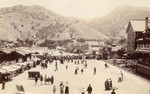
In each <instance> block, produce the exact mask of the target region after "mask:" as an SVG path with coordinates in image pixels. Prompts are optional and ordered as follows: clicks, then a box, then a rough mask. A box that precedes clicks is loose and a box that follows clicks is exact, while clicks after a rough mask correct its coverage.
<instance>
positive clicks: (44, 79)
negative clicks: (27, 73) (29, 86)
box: [35, 75, 54, 86]
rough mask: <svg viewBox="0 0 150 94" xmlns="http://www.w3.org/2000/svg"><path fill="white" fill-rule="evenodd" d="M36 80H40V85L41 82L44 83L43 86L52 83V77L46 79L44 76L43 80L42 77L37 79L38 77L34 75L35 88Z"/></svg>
mask: <svg viewBox="0 0 150 94" xmlns="http://www.w3.org/2000/svg"><path fill="white" fill-rule="evenodd" d="M38 80H40V82H41V85H43V81H44V82H45V85H46V84H47V83H48V84H50V83H51V84H53V83H54V77H53V75H52V76H51V77H47V75H45V77H44V78H43V76H42V75H40V77H38V75H35V86H36V85H37V83H38Z"/></svg>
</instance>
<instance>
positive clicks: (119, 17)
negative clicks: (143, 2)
mask: <svg viewBox="0 0 150 94" xmlns="http://www.w3.org/2000/svg"><path fill="white" fill-rule="evenodd" d="M145 17H150V8H146V7H131V6H122V7H118V8H116V9H115V10H113V11H112V12H111V13H109V14H107V15H106V16H104V17H98V18H95V19H92V20H91V21H90V22H89V23H88V24H89V26H91V27H92V28H94V29H95V30H97V31H99V32H101V33H103V34H105V35H108V36H118V35H119V34H120V35H126V34H125V30H126V26H127V24H128V22H129V20H130V19H145Z"/></svg>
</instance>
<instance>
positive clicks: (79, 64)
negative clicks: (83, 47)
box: [35, 57, 123, 94]
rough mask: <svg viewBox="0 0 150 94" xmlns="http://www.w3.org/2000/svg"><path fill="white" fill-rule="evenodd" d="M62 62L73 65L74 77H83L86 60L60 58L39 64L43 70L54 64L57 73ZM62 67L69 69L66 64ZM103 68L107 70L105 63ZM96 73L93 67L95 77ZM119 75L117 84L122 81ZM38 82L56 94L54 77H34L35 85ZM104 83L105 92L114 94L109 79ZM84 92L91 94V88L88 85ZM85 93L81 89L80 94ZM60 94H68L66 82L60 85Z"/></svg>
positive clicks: (86, 66) (83, 89)
mask: <svg viewBox="0 0 150 94" xmlns="http://www.w3.org/2000/svg"><path fill="white" fill-rule="evenodd" d="M64 61H65V63H66V62H68V63H69V62H71V63H73V64H74V66H75V71H74V74H75V75H78V74H81V75H83V74H84V72H85V71H86V69H87V68H88V64H87V60H82V59H78V58H77V59H72V58H69V59H68V58H62V57H60V58H59V59H55V60H52V59H45V60H43V62H41V68H43V67H44V68H47V67H48V65H47V64H48V63H50V64H52V63H54V67H55V69H54V71H55V72H57V71H59V70H58V66H59V64H64ZM58 62H60V63H59V64H58ZM64 65H65V68H66V70H67V69H68V68H69V66H68V65H66V64H64ZM104 67H105V68H109V66H108V64H107V63H105V65H104ZM79 72H80V73H79ZM96 72H97V71H96V67H95V66H94V67H93V75H96ZM120 75H121V77H119V79H118V82H120V81H123V73H122V72H120ZM120 79H121V80H120ZM38 80H39V81H40V85H44V84H43V82H45V84H51V85H53V90H52V91H53V94H56V92H58V89H57V88H56V85H55V84H54V76H53V75H52V76H51V77H48V76H47V75H45V76H44V77H43V75H40V77H39V78H38V76H35V85H37V84H38ZM104 83H105V90H112V93H111V94H116V93H115V89H113V86H112V80H111V78H109V79H107V80H106V81H105V82H104ZM86 91H87V93H88V94H92V91H93V88H92V86H91V84H89V86H88V87H87V90H86ZM86 91H85V88H84V87H83V88H82V91H81V94H85V92H86ZM60 94H69V86H68V82H66V85H64V84H63V82H61V83H60Z"/></svg>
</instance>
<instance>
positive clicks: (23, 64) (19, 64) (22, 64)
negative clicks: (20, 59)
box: [16, 63, 27, 66]
mask: <svg viewBox="0 0 150 94" xmlns="http://www.w3.org/2000/svg"><path fill="white" fill-rule="evenodd" d="M26 65H27V63H17V64H16V66H26Z"/></svg>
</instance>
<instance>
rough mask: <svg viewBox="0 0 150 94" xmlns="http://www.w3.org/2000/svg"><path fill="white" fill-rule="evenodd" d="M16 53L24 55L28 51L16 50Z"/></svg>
mask: <svg viewBox="0 0 150 94" xmlns="http://www.w3.org/2000/svg"><path fill="white" fill-rule="evenodd" d="M16 52H17V53H19V54H21V55H26V54H29V53H28V52H26V51H25V50H16Z"/></svg>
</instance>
